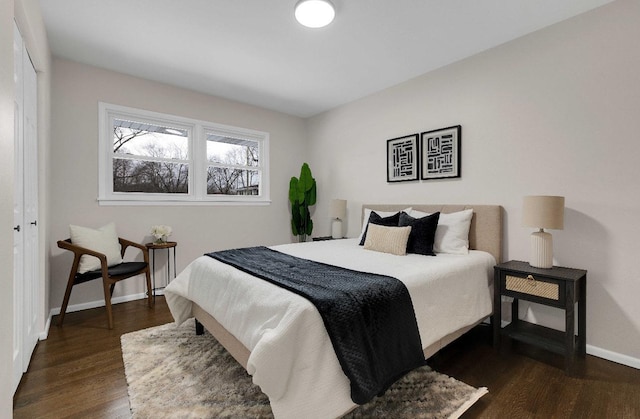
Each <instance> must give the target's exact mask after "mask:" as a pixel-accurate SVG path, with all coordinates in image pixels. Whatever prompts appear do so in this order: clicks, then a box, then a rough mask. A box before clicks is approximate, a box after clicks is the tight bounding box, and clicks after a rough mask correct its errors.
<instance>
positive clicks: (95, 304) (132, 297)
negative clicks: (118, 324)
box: [39, 290, 164, 340]
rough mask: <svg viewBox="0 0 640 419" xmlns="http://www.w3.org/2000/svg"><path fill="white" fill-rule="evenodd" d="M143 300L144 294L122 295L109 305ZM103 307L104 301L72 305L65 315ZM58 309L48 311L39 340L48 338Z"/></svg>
mask: <svg viewBox="0 0 640 419" xmlns="http://www.w3.org/2000/svg"><path fill="white" fill-rule="evenodd" d="M162 291H164V290H156V295H164V293H163V292H162ZM145 298H147V294H146V293H144V292H143V293H139V294H131V295H123V296H121V297H115V298H112V299H111V304H119V303H126V302H127V301H134V300H143V299H145ZM104 305H105V304H104V300H96V301H90V302H88V303H82V304H73V305H70V306H67V313H73V312H74V311H82V310H88V309H91V308H96V307H104ZM60 308H61V307H56V308H52V309H51V310H50V311H49V318H48V319H47V324H46V325H45V330H44V331H43V332H42V333H40V336H39V339H40V340H45V339H46V338H47V336H49V328H50V327H51V319H52V318H53V316H57V315H58V314H60Z"/></svg>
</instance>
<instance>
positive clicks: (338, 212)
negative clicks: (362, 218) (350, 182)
mask: <svg viewBox="0 0 640 419" xmlns="http://www.w3.org/2000/svg"><path fill="white" fill-rule="evenodd" d="M346 216H347V200H346V199H334V200H333V201H331V218H337V219H339V220H344V218H345V217H346Z"/></svg>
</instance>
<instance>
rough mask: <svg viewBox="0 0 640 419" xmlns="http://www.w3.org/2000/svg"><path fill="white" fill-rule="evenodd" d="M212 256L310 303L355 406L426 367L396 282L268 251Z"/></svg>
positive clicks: (401, 289) (406, 295) (400, 286)
mask: <svg viewBox="0 0 640 419" xmlns="http://www.w3.org/2000/svg"><path fill="white" fill-rule="evenodd" d="M207 256H210V257H212V258H214V259H217V260H219V261H221V262H224V263H226V264H228V265H231V266H233V267H235V268H237V269H239V270H241V271H244V272H246V273H249V274H251V275H254V276H257V277H258V278H262V279H264V280H266V281H269V282H271V283H273V284H276V285H279V286H281V287H283V288H285V289H287V290H289V291H291V292H294V293H296V294H298V295H301V296H303V297H305V298H306V299H308V300H309V301H311V302H312V303H313V304H314V305H315V306H316V308H317V309H318V311H319V312H320V315H321V316H322V320H323V321H324V325H325V327H326V329H327V333H328V334H329V337H330V338H331V342H332V344H333V348H334V350H335V352H336V355H337V357H338V360H339V361H340V366H341V367H342V370H343V371H344V373H345V375H346V376H347V377H348V378H349V380H350V382H351V399H352V400H353V401H354V403H357V404H364V403H366V402H368V401H370V400H371V399H373V397H375V396H376V395H380V394H382V393H383V392H384V391H385V390H386V389H387V388H388V387H389V386H391V384H393V383H394V382H395V381H396V380H397V379H398V378H400V377H402V376H403V375H404V374H406V373H407V372H409V371H411V370H412V369H414V368H417V367H420V366H422V365H425V363H426V361H425V359H424V354H423V353H422V345H421V342H420V335H419V332H418V325H417V322H416V317H415V313H414V312H413V304H412V302H411V297H410V296H409V291H408V290H407V288H406V287H405V286H404V284H403V283H402V282H400V281H399V280H397V279H395V278H392V277H389V276H384V275H377V274H371V273H365V272H358V271H353V270H349V269H345V268H340V267H337V266H332V265H327V264H324V263H319V262H314V261H310V260H307V259H301V258H297V257H295V256H290V255H287V254H285V253H281V252H277V251H275V250H271V249H268V248H266V247H250V248H245V249H233V250H225V251H221V252H213V253H208V254H207ZM327 403H331V401H330V400H327Z"/></svg>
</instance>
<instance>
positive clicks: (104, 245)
mask: <svg viewBox="0 0 640 419" xmlns="http://www.w3.org/2000/svg"><path fill="white" fill-rule="evenodd" d="M69 231H70V233H71V243H73V244H75V245H78V246H80V247H84V248H87V249H90V250H95V251H96V252H100V253H104V254H105V256H107V265H109V266H113V265H117V264H119V263H122V255H121V254H120V242H119V241H118V233H116V226H115V224H114V223H109V224H107V225H105V226H102V227H100V228H99V229H97V230H94V229H93V228H87V227H80V226H75V225H70V226H69ZM96 269H100V259H98V258H97V257H95V256H90V255H83V256H82V257H81V258H80V265H79V266H78V273H85V272H89V271H93V270H96Z"/></svg>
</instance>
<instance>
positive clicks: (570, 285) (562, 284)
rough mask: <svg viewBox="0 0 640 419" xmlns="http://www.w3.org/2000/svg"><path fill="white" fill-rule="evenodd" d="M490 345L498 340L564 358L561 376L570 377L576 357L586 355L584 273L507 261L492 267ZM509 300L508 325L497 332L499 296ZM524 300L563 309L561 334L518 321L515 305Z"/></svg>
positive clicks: (500, 314) (498, 325)
mask: <svg viewBox="0 0 640 419" xmlns="http://www.w3.org/2000/svg"><path fill="white" fill-rule="evenodd" d="M493 284H494V299H493V314H494V317H493V344H494V347H496V348H498V347H499V346H500V336H501V334H505V335H507V336H509V337H510V338H512V339H514V340H517V341H521V342H525V343H527V344H530V345H535V346H538V347H541V348H543V349H546V350H550V351H553V352H556V353H559V354H561V355H564V356H565V372H566V373H571V372H572V371H573V367H574V364H575V361H576V355H580V356H585V354H586V334H587V324H586V313H587V271H585V270H582V269H572V268H562V267H558V266H554V267H552V268H550V269H541V268H534V267H532V266H530V265H529V263H527V262H521V261H510V262H505V263H501V264H499V265H496V266H495V267H494V282H493ZM503 295H505V296H509V297H512V298H513V303H511V319H512V320H511V323H510V324H509V325H507V326H506V327H505V328H504V329H501V321H502V305H501V300H502V299H501V296H503ZM519 300H526V301H531V302H534V303H538V304H543V305H546V306H551V307H556V308H560V309H563V310H564V312H565V331H564V332H562V331H558V330H554V329H550V328H548V327H544V326H540V325H536V324H532V323H529V322H526V321H523V320H520V319H519V318H518V301H519ZM576 303H577V304H578V335H577V336H575V314H576V313H575V305H576Z"/></svg>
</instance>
